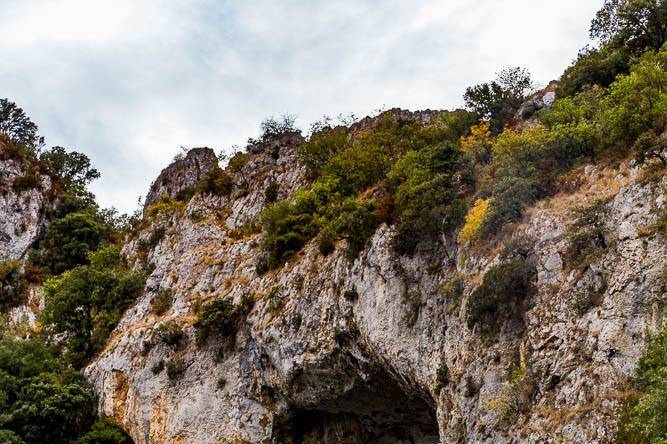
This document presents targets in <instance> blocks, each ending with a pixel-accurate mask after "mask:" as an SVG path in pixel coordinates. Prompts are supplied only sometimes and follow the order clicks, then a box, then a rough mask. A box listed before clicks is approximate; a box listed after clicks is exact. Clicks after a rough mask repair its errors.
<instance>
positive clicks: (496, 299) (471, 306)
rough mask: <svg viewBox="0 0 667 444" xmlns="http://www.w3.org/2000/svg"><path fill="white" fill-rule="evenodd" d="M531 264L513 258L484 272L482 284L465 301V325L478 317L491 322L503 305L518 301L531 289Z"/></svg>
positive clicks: (518, 302) (470, 325)
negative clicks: (466, 309) (466, 301)
mask: <svg viewBox="0 0 667 444" xmlns="http://www.w3.org/2000/svg"><path fill="white" fill-rule="evenodd" d="M535 274H536V270H535V266H534V265H532V264H531V263H530V262H529V261H525V260H521V259H515V260H512V261H509V262H505V263H501V264H499V265H496V266H494V267H492V268H491V269H490V270H489V271H487V272H486V274H485V275H484V279H483V281H482V284H481V285H480V286H479V287H477V288H476V289H475V291H473V292H472V294H471V295H470V300H469V301H468V315H467V323H468V327H469V328H472V327H474V326H475V325H477V324H479V323H480V321H482V320H488V321H490V322H491V321H495V320H497V316H496V314H497V313H498V311H499V310H501V309H502V308H503V306H505V305H509V306H510V307H509V308H514V307H511V306H514V305H517V304H520V303H521V302H522V301H523V299H524V298H526V297H527V296H529V295H531V294H532V293H533V291H534V286H533V282H532V281H533V278H534V276H535Z"/></svg>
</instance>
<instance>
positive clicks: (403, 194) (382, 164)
mask: <svg viewBox="0 0 667 444" xmlns="http://www.w3.org/2000/svg"><path fill="white" fill-rule="evenodd" d="M472 122H473V115H472V114H471V113H467V112H465V111H454V112H450V113H443V114H441V115H440V116H438V117H436V118H434V119H433V120H432V121H431V123H430V124H429V125H428V126H426V127H424V126H423V125H422V124H421V123H418V122H414V121H404V120H400V119H396V118H395V117H393V116H392V114H391V113H385V114H382V115H380V116H379V117H378V118H377V119H376V120H375V121H373V122H372V123H371V124H370V125H369V127H368V128H365V129H363V130H359V131H358V132H356V133H355V134H354V135H353V137H352V136H347V135H346V136H345V137H343V132H346V130H345V131H344V130H343V129H334V130H331V129H328V130H322V131H323V132H322V134H314V135H313V136H312V137H311V139H312V144H310V145H309V143H310V142H307V143H306V144H304V145H303V146H302V147H300V148H299V149H301V150H302V154H301V155H302V156H303V158H304V160H303V162H306V163H308V162H309V165H311V170H312V173H313V175H314V176H316V178H317V179H316V180H315V182H314V183H313V184H312V185H311V186H310V189H308V190H302V191H300V192H298V193H297V194H296V196H295V200H294V202H292V203H289V202H285V201H283V202H277V203H275V204H273V205H270V206H268V207H267V208H266V209H265V210H264V212H263V213H262V227H263V229H264V232H265V236H264V244H263V247H264V250H265V253H266V256H265V260H263V261H262V263H261V264H258V265H261V267H259V266H258V270H261V271H265V268H266V269H270V268H275V267H277V266H280V265H282V264H283V263H284V262H285V261H286V260H287V259H289V257H290V256H292V255H293V254H295V253H296V252H298V251H299V250H301V248H303V246H304V245H305V244H306V243H307V242H309V241H310V240H311V239H313V238H314V237H316V236H317V235H318V234H319V235H320V238H319V242H318V243H319V247H320V249H321V251H322V253H323V254H328V253H330V252H332V251H333V249H334V247H335V241H336V240H337V239H345V240H346V241H347V246H348V249H347V256H348V258H350V259H354V258H355V257H356V256H357V255H358V254H359V252H360V251H361V250H362V249H363V248H364V247H365V245H366V242H367V240H368V239H369V238H370V237H371V236H372V234H373V233H374V232H375V229H376V228H377V226H378V225H379V224H380V223H381V222H388V221H390V220H392V219H393V218H394V216H396V217H397V218H398V220H399V224H400V226H399V229H398V240H397V245H401V246H402V245H404V244H405V245H408V246H407V247H406V248H402V249H401V251H405V252H410V253H412V252H414V251H415V250H416V249H417V244H420V242H421V243H422V244H424V245H427V244H432V243H433V242H437V241H439V235H440V234H441V233H442V232H443V231H448V230H451V229H453V227H455V226H457V224H459V223H460V222H461V220H462V218H463V214H464V212H465V205H464V202H463V200H462V199H461V198H460V196H459V194H460V192H459V191H460V190H459V187H460V186H461V185H460V183H459V182H460V180H459V177H460V174H458V173H459V171H458V169H459V168H460V167H461V159H462V158H461V156H460V150H459V149H458V145H457V143H458V140H459V138H460V137H461V136H462V135H464V134H466V133H467V131H468V128H469V126H470V124H472ZM334 135H335V137H336V141H335V143H334V142H333V141H331V140H327V141H326V142H325V141H324V140H323V139H322V140H320V139H318V138H320V137H321V138H325V137H326V138H328V137H334ZM343 139H345V141H344V140H343ZM320 142H322V146H319V145H317V144H318V143H320ZM343 142H345V143H343ZM385 182H390V184H389V185H390V188H391V189H390V190H388V189H387V187H386V183H385ZM394 195H395V196H396V198H397V205H396V206H394V204H393V199H392V196H394ZM376 196H377V197H379V198H380V200H379V201H377V200H376V199H375V198H374V197H376ZM377 202H380V204H378V203H377ZM394 210H395V211H394Z"/></svg>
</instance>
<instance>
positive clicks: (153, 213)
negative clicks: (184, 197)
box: [146, 194, 185, 220]
mask: <svg viewBox="0 0 667 444" xmlns="http://www.w3.org/2000/svg"><path fill="white" fill-rule="evenodd" d="M184 209H185V202H183V201H181V200H177V199H172V198H171V197H170V196H169V195H167V194H164V195H162V196H161V197H160V199H159V201H158V202H156V203H154V204H152V205H150V206H149V207H148V208H146V216H147V217H148V218H149V219H151V220H159V219H168V218H170V217H171V216H173V215H174V214H178V213H182V212H183V210H184Z"/></svg>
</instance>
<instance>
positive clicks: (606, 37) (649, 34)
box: [590, 0, 667, 54]
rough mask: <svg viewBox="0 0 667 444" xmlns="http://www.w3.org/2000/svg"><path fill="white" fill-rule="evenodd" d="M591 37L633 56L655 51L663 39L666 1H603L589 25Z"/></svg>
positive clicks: (666, 29) (666, 25)
mask: <svg viewBox="0 0 667 444" xmlns="http://www.w3.org/2000/svg"><path fill="white" fill-rule="evenodd" d="M590 34H591V37H592V38H594V39H597V40H599V41H600V42H601V43H602V44H612V45H614V46H624V47H627V48H629V49H630V50H631V51H632V52H634V53H635V54H641V53H643V52H644V51H647V50H654V51H658V50H660V48H661V47H662V45H663V44H664V43H665V40H666V39H667V1H665V0H605V2H604V5H603V6H602V8H601V9H600V10H599V11H598V12H597V14H596V16H595V19H593V22H592V23H591V30H590Z"/></svg>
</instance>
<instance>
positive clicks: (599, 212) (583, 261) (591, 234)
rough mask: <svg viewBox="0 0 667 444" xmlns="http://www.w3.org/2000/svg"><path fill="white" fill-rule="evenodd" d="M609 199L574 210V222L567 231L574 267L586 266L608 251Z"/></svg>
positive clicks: (568, 254) (598, 200) (599, 200)
mask: <svg viewBox="0 0 667 444" xmlns="http://www.w3.org/2000/svg"><path fill="white" fill-rule="evenodd" d="M608 202H609V199H606V198H599V199H596V200H594V201H593V202H592V203H590V204H588V205H584V206H577V207H575V208H573V209H572V216H573V217H574V221H573V222H572V224H570V226H569V227H568V229H567V233H568V238H569V240H570V245H569V247H568V253H567V257H568V258H569V259H570V261H571V263H572V265H574V266H575V267H577V266H585V265H588V264H590V263H591V262H592V261H593V260H594V259H595V258H596V257H598V256H599V255H600V254H601V253H602V252H604V251H605V250H606V249H607V246H608V241H607V232H608V230H607V228H606V227H605V218H606V216H607V213H608V208H607V204H608Z"/></svg>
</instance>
